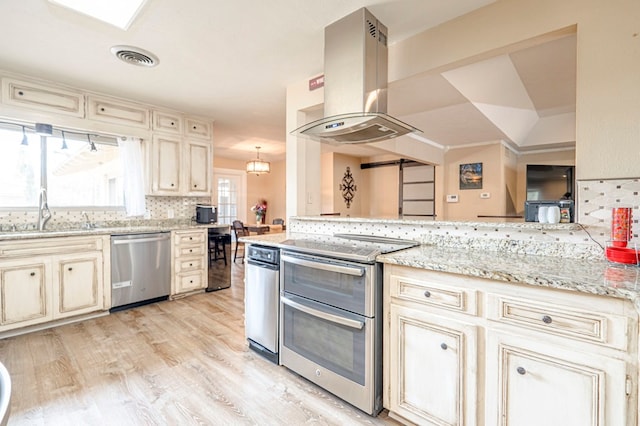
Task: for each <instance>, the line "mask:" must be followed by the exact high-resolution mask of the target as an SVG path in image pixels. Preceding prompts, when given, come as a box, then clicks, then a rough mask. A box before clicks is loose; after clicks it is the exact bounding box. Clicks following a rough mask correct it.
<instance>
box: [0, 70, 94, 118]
mask: <svg viewBox="0 0 640 426" xmlns="http://www.w3.org/2000/svg"><path fill="white" fill-rule="evenodd" d="M2 101H3V102H4V103H5V104H8V105H16V106H20V107H26V108H31V109H37V110H41V111H48V112H54V113H58V114H64V115H70V116H73V117H84V95H82V93H79V92H74V91H71V90H64V89H59V88H57V87H50V86H46V85H43V84H36V83H31V82H25V81H20V80H14V79H11V78H3V79H2Z"/></svg>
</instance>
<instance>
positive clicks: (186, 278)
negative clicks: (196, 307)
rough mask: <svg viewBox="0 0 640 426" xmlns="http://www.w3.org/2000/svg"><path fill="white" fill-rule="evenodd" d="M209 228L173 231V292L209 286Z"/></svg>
mask: <svg viewBox="0 0 640 426" xmlns="http://www.w3.org/2000/svg"><path fill="white" fill-rule="evenodd" d="M207 236H208V230H206V229H200V230H196V231H194V230H184V231H173V232H172V233H171V238H172V245H171V246H172V256H171V257H172V259H173V268H172V269H173V273H172V276H173V282H172V285H171V294H172V295H174V296H175V295H179V294H185V293H191V292H195V291H200V290H202V289H204V288H206V287H207V271H208V269H207V268H208V263H207V255H208V251H207V243H208V240H207Z"/></svg>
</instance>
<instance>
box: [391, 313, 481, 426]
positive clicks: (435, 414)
mask: <svg viewBox="0 0 640 426" xmlns="http://www.w3.org/2000/svg"><path fill="white" fill-rule="evenodd" d="M390 309H391V310H390V314H391V321H390V339H389V341H390V359H389V364H390V366H391V371H390V380H391V383H392V384H393V386H391V388H390V395H389V399H390V406H389V409H390V410H391V411H393V412H394V413H397V414H399V415H401V416H402V417H403V418H405V419H407V420H409V421H411V422H414V423H416V424H432V425H475V424H476V412H475V410H476V399H477V378H476V371H477V365H476V358H477V353H478V347H477V338H476V335H477V331H476V327H475V326H474V325H470V324H465V323H463V322H459V321H455V320H451V319H449V318H446V317H438V316H435V315H430V314H428V313H426V312H423V311H422V310H416V309H411V308H406V307H403V306H398V305H396V304H394V303H392V304H391V308H390Z"/></svg>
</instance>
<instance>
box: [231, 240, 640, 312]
mask: <svg viewBox="0 0 640 426" xmlns="http://www.w3.org/2000/svg"><path fill="white" fill-rule="evenodd" d="M303 236H304V235H295V234H284V233H282V234H266V235H259V236H257V235H256V236H249V237H243V238H241V239H240V241H243V242H245V243H248V244H263V245H270V246H274V247H279V246H280V243H282V242H283V241H284V240H286V239H287V238H293V237H303ZM377 260H378V261H379V262H382V263H386V264H394V265H404V266H410V267H413V268H419V269H426V270H430V271H439V272H447V273H452V274H460V275H465V276H470V277H477V278H487V279H491V280H494V281H502V282H504V283H505V284H510V283H511V284H526V285H532V286H539V287H547V288H555V289H561V290H569V291H577V292H580V293H588V294H593V295H599V296H607V297H616V298H622V299H627V300H630V301H631V302H632V303H634V305H635V306H636V309H638V311H640V268H638V267H636V266H625V265H620V264H614V263H610V262H607V261H606V260H584V259H571V258H563V257H555V256H536V255H529V254H513V253H496V252H493V251H486V250H470V249H462V248H453V247H441V246H436V245H427V244H423V245H421V246H418V247H414V248H411V249H406V250H402V251H398V252H394V253H388V254H382V255H379V256H378V257H377Z"/></svg>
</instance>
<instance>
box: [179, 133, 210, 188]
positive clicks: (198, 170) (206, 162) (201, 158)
mask: <svg viewBox="0 0 640 426" xmlns="http://www.w3.org/2000/svg"><path fill="white" fill-rule="evenodd" d="M186 150H187V154H186V155H185V158H186V160H187V162H188V164H185V170H186V172H187V173H188V176H187V182H188V184H189V188H188V189H187V195H192V196H209V195H211V168H212V167H213V164H212V163H213V159H212V158H211V144H209V143H208V142H188V143H187V145H186Z"/></svg>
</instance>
